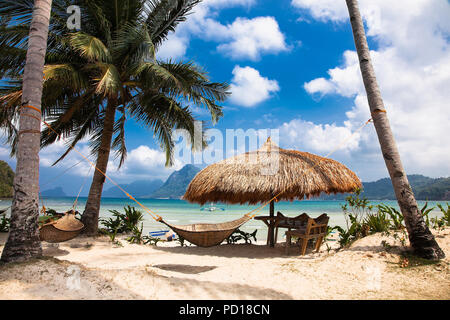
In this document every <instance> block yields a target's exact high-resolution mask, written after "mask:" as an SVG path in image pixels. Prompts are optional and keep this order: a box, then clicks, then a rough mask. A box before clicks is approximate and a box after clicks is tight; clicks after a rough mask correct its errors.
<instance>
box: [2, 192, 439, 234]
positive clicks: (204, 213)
mask: <svg viewBox="0 0 450 320" xmlns="http://www.w3.org/2000/svg"><path fill="white" fill-rule="evenodd" d="M74 199H75V198H71V197H66V198H44V199H43V203H44V205H45V206H46V207H47V208H52V209H55V210H56V211H58V212H64V211H66V210H68V209H70V208H71V207H72V204H73V201H74ZM138 200H139V201H140V202H141V203H142V204H143V205H145V206H146V207H148V208H150V209H151V210H152V211H153V212H155V213H157V214H158V215H160V216H162V217H163V218H164V219H165V220H166V221H167V222H168V223H171V224H191V223H202V222H204V223H218V222H225V221H230V220H234V219H237V218H240V217H242V216H243V215H244V214H245V213H247V212H249V211H251V210H253V209H255V208H257V207H258V206H257V205H256V206H248V205H226V204H221V203H215V204H213V206H214V207H216V210H215V211H208V210H205V209H208V208H209V207H210V206H211V204H207V205H205V206H204V207H202V206H200V205H198V204H192V203H188V202H186V201H184V200H169V199H138ZM85 202H86V198H80V199H78V205H77V210H78V211H80V212H82V211H83V208H84V205H85ZM381 202H382V203H384V204H387V205H389V206H393V207H396V208H397V209H398V205H397V202H396V201H392V200H384V201H378V200H374V201H371V204H379V203H381ZM344 203H345V201H338V200H336V201H323V200H303V201H293V202H278V203H275V213H276V212H277V211H280V212H282V213H283V214H285V215H287V216H297V215H299V214H301V213H303V212H306V213H308V214H309V215H310V216H312V217H317V216H319V215H320V214H322V213H327V214H328V215H329V216H330V223H329V224H330V225H331V226H335V225H340V226H345V220H344V215H343V213H342V209H341V205H342V204H344ZM436 203H439V201H437V202H436V201H429V202H428V207H432V206H434V207H435V206H436ZM441 203H442V204H444V203H445V201H442V202H441ZM10 204H11V200H2V201H1V202H0V208H5V207H8V206H9V205H10ZM424 204H425V201H419V207H422V206H423V205H424ZM41 205H42V203H41ZM127 205H130V206H135V207H138V205H137V204H136V203H135V202H133V201H131V200H127V199H121V198H103V199H102V204H101V211H100V217H110V216H111V213H110V212H109V210H114V209H115V210H119V211H122V212H123V207H124V206H127ZM439 212H440V211H439V209H438V208H436V209H435V210H434V211H433V212H432V216H436V215H438V214H439ZM268 214H269V206H266V207H265V208H263V209H262V210H261V211H260V212H259V215H268ZM241 229H242V230H244V231H247V232H253V231H254V230H255V229H258V232H257V238H258V239H259V240H263V239H266V235H267V228H266V226H265V225H264V223H263V222H261V221H257V220H251V221H249V222H247V223H246V224H245V225H244V226H242V227H241ZM158 230H168V228H167V226H165V225H163V224H161V223H159V222H156V221H154V220H153V219H152V218H151V217H150V215H148V214H145V221H144V231H145V233H147V232H149V231H158Z"/></svg>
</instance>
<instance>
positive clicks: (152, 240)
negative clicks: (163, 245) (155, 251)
mask: <svg viewBox="0 0 450 320" xmlns="http://www.w3.org/2000/svg"><path fill="white" fill-rule="evenodd" d="M142 240H143V243H144V244H149V245H152V246H155V247H156V246H157V245H158V242H160V241H164V240H162V239H160V238H158V237H151V236H143V237H142Z"/></svg>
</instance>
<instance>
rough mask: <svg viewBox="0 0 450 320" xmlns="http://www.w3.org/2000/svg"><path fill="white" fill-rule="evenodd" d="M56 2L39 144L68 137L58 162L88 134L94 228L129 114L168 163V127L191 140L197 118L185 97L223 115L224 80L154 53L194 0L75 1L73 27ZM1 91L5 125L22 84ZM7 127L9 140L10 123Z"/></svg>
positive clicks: (87, 215) (89, 216) (90, 227)
mask: <svg viewBox="0 0 450 320" xmlns="http://www.w3.org/2000/svg"><path fill="white" fill-rule="evenodd" d="M54 1H55V2H54V8H55V9H54V13H53V16H52V26H51V27H50V34H51V36H52V38H51V41H49V46H48V54H47V57H46V66H45V82H44V99H43V101H42V106H43V115H44V117H46V119H47V120H48V121H49V122H50V123H51V126H52V129H49V128H46V129H45V130H43V132H42V146H43V147H44V146H47V145H49V144H51V143H53V142H55V141H56V140H58V139H59V138H69V139H70V140H69V147H68V149H67V151H66V152H65V153H64V154H63V155H62V156H61V157H60V158H59V159H58V161H60V160H61V159H63V158H64V157H65V156H66V155H67V154H68V153H69V152H70V150H71V148H72V147H74V146H75V145H76V144H77V143H78V142H79V141H81V140H82V139H84V138H86V137H90V138H91V147H92V148H91V149H92V152H93V154H94V155H95V156H96V158H97V160H96V167H97V170H95V173H94V176H93V180H92V184H91V188H90V190H89V197H88V200H87V203H86V207H85V211H84V213H83V216H82V220H83V222H84V223H85V225H86V228H85V233H86V234H88V235H95V234H96V233H97V229H98V215H99V210H100V200H101V194H102V190H103V184H104V181H105V177H104V175H103V173H106V171H107V166H108V160H109V157H110V152H111V149H113V150H114V151H115V153H116V156H117V157H119V158H120V165H122V164H123V162H124V161H125V157H126V153H127V149H126V144H125V141H126V140H125V123H126V120H128V119H130V118H132V119H134V120H135V121H137V122H139V123H142V124H143V126H145V127H147V128H150V129H151V130H152V131H153V132H154V133H155V136H156V138H157V139H158V141H159V143H160V146H161V148H162V149H163V150H165V151H166V164H167V165H170V164H171V163H172V160H173V159H172V154H173V147H174V142H173V141H172V135H171V133H172V130H173V129H185V130H187V131H188V132H189V133H190V137H191V139H192V140H191V142H192V145H193V146H194V141H193V139H194V120H195V119H194V117H193V115H192V113H191V111H190V107H189V104H195V105H203V106H205V107H206V108H207V109H208V110H209V112H210V114H211V118H212V121H213V122H215V121H217V120H218V119H219V118H220V117H221V116H222V110H221V109H222V108H221V106H219V105H217V104H216V101H224V100H225V99H226V97H227V95H228V92H227V89H228V85H227V84H225V83H213V82H210V81H209V80H208V77H207V75H206V73H205V71H203V70H202V69H201V68H199V67H197V66H196V65H194V64H193V63H181V62H179V63H175V62H172V61H170V60H169V61H158V60H156V57H155V52H156V51H157V49H158V48H159V46H160V45H161V43H162V42H163V41H164V39H165V38H166V36H167V34H168V33H169V32H170V31H173V30H174V29H175V27H176V26H177V25H178V23H180V22H182V21H184V20H185V19H186V15H187V14H188V13H189V12H190V11H191V10H192V8H193V7H194V6H195V5H196V4H197V3H198V2H199V1H198V0H166V1H149V0H115V1H110V0H90V1H75V3H76V4H78V5H79V6H80V8H81V12H82V15H83V16H82V26H81V30H80V31H77V32H69V31H68V30H66V29H65V28H64V26H62V25H61V23H62V22H64V21H65V19H66V18H67V14H66V13H65V11H64V10H62V9H63V6H64V3H65V1H58V0H54ZM16 34H17V33H16ZM0 39H1V37H0ZM0 41H1V40H0ZM1 53H2V52H1V51H0V54H1ZM13 58H14V57H12V56H11V55H10V57H9V59H13ZM0 70H1V66H0ZM3 91H4V92H3V93H4V96H3V98H2V100H0V103H1V101H3V104H4V105H7V106H9V108H7V109H8V112H6V111H5V114H4V115H2V116H1V117H0V121H1V120H2V119H5V120H4V121H3V125H4V126H5V127H8V123H9V122H8V121H6V120H7V119H10V118H11V117H12V116H13V115H14V111H13V110H14V106H15V105H16V103H17V96H20V92H21V91H20V84H18V85H14V84H11V87H10V88H5V90H3ZM5 110H6V108H5ZM10 132H11V135H10V142H11V143H12V144H13V145H14V141H15V135H14V129H13V128H11V129H10ZM13 150H14V148H13ZM58 161H57V162H58Z"/></svg>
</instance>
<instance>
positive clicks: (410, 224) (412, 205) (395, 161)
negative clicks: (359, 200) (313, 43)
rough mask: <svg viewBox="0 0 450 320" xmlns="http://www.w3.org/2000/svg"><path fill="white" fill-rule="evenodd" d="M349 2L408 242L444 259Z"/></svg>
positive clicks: (355, 3)
mask: <svg viewBox="0 0 450 320" xmlns="http://www.w3.org/2000/svg"><path fill="white" fill-rule="evenodd" d="M346 1H347V7H348V11H349V14H350V22H351V25H352V30H353V37H354V39H355V45H356V51H357V53H358V57H359V63H360V68H361V73H362V78H363V81H364V86H365V88H366V93H367V99H368V101H369V107H370V112H371V114H372V119H373V123H374V126H375V129H376V132H377V135H378V141H379V142H380V146H381V152H382V153H383V158H384V161H385V163H386V167H387V169H388V171H389V175H390V177H391V181H392V185H393V187H394V191H395V195H396V197H397V201H398V204H399V206H400V210H401V212H402V214H403V216H404V220H405V225H406V229H407V231H408V236H409V242H410V244H411V247H412V248H413V250H414V252H415V254H417V255H418V256H420V257H423V258H425V259H431V260H438V259H443V258H444V257H445V254H444V252H443V251H442V249H441V248H440V247H439V245H438V244H437V242H436V240H435V239H434V236H433V234H432V233H431V232H430V230H429V229H428V227H427V225H426V224H425V221H424V219H423V217H422V214H421V212H420V210H419V208H418V206H417V202H416V199H415V197H414V193H413V191H412V189H411V186H410V184H409V182H408V178H407V176H406V173H405V170H404V169H403V165H402V162H401V159H400V154H399V152H398V149H397V145H396V143H395V140H394V136H393V134H392V131H391V127H390V124H389V120H388V117H387V114H386V110H385V108H384V103H383V99H382V97H381V92H380V88H379V87H378V83H377V79H376V77H375V71H374V69H373V66H372V62H371V59H370V51H369V46H368V45H367V39H366V34H365V31H364V24H363V21H362V18H361V14H360V12H359V7H358V1H357V0H346Z"/></svg>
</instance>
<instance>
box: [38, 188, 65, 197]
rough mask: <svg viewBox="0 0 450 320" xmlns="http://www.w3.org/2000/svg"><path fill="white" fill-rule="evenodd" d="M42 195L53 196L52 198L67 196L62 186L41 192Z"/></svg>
mask: <svg viewBox="0 0 450 320" xmlns="http://www.w3.org/2000/svg"><path fill="white" fill-rule="evenodd" d="M41 196H43V197H51V198H61V197H67V194H66V193H65V192H64V190H63V189H62V188H61V187H55V188H53V189H48V190H45V191H42V192H41Z"/></svg>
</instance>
